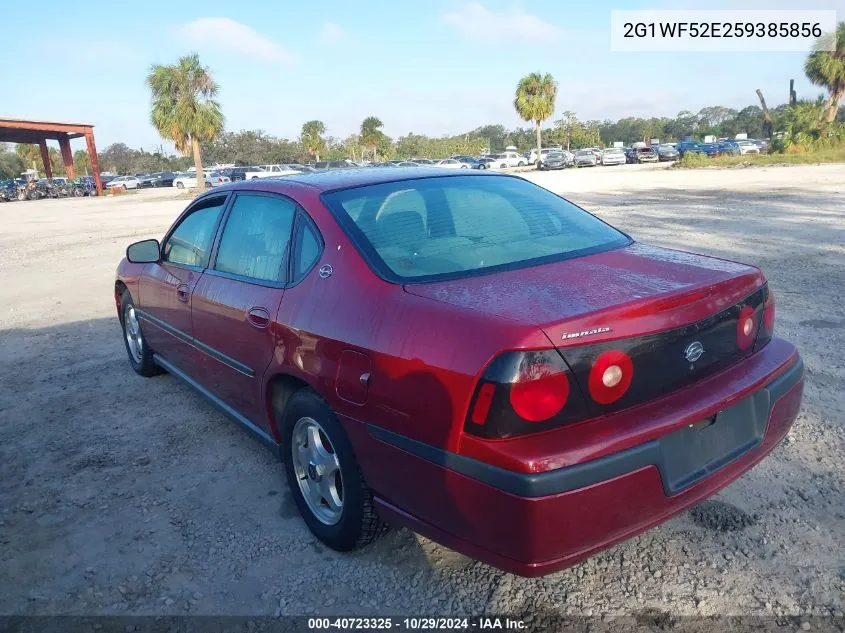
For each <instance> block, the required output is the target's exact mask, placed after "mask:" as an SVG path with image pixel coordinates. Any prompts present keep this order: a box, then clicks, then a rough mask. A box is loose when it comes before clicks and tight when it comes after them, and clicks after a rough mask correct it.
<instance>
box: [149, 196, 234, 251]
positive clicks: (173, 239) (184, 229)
mask: <svg viewBox="0 0 845 633" xmlns="http://www.w3.org/2000/svg"><path fill="white" fill-rule="evenodd" d="M225 202H226V198H225V196H221V197H219V198H213V199H211V200H208V201H207V202H204V203H200V204H199V205H198V206H197V207H196V208H195V209H194V210H192V211H191V213H190V214H189V215H187V216H186V217H185V218H184V219H183V220H182V221H181V222H180V223H179V226H177V227H176V229H175V230H174V231H173V232H172V233H171V234H170V237H168V238H167V242H166V243H165V244H164V249H163V250H162V253H163V256H162V259H163V260H164V261H166V262H171V263H173V264H183V265H186V266H199V267H201V268H204V267H205V266H207V265H208V255H209V251H210V250H211V243H212V241H213V239H214V232H215V229H216V228H217V220H218V219H219V218H220V212H221V211H222V210H223V205H224V204H225Z"/></svg>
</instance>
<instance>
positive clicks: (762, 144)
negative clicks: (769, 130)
mask: <svg viewBox="0 0 845 633" xmlns="http://www.w3.org/2000/svg"><path fill="white" fill-rule="evenodd" d="M748 140H750V141H751V142H752V143H754V144H755V145H756V146H757V149H759V150H760V153H761V154H767V153H768V152H769V141H767V140H765V139H748Z"/></svg>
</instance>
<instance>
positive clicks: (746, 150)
mask: <svg viewBox="0 0 845 633" xmlns="http://www.w3.org/2000/svg"><path fill="white" fill-rule="evenodd" d="M736 145H737V147H739V153H740V154H742V155H743V156H745V155H746V154H759V153H760V147H759V146H758V145H757V143H754V142H753V141H736Z"/></svg>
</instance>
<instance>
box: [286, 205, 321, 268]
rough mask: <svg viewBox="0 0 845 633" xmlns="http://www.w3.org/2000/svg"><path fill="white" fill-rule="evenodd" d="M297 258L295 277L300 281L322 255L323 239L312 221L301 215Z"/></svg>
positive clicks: (298, 229) (298, 227) (295, 260)
mask: <svg viewBox="0 0 845 633" xmlns="http://www.w3.org/2000/svg"><path fill="white" fill-rule="evenodd" d="M296 232H297V241H296V244H297V246H296V258H295V259H294V266H293V279H292V280H291V281H299V280H300V279H302V278H303V277H305V275H306V274H307V273H308V271H309V270H311V267H312V266H313V265H314V262H316V261H317V258H318V257H319V256H320V250H321V249H322V241H321V240H320V238H319V236H318V235H317V233H316V231H315V230H314V227H313V226H311V223H310V222H308V221H307V220H305V219H304V218H302V217H301V216H300V220H299V223H298V224H297V231H296Z"/></svg>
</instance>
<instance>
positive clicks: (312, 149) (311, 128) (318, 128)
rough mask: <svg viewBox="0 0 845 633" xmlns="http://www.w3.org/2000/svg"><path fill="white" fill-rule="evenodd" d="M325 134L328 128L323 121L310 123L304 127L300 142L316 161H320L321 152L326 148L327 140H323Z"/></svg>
mask: <svg viewBox="0 0 845 633" xmlns="http://www.w3.org/2000/svg"><path fill="white" fill-rule="evenodd" d="M325 133H326V126H325V124H324V123H323V122H322V121H316V120H314V121H308V122H306V123H304V124H303V125H302V134H300V137H299V141H300V143H302V146H303V147H304V148H305V151H306V152H308V153H309V154H310V155H311V156H313V157H314V160H315V161H319V160H320V152H322V151H323V150H324V149H325V147H326V140H325V139H324V138H323V134H325Z"/></svg>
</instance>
